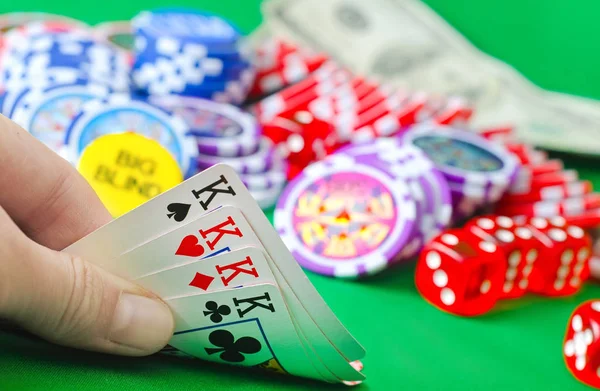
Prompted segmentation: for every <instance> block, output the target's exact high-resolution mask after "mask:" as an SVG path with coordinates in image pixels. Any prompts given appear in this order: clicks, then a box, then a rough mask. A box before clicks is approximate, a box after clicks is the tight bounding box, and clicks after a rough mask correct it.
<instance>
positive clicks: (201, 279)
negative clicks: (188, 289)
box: [189, 273, 215, 291]
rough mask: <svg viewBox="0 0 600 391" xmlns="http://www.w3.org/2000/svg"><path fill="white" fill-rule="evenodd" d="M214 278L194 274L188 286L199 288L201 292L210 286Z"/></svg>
mask: <svg viewBox="0 0 600 391" xmlns="http://www.w3.org/2000/svg"><path fill="white" fill-rule="evenodd" d="M214 279H215V278H214V277H212V276H207V275H206V274H202V273H196V275H195V276H194V278H193V279H192V281H191V282H190V284H189V285H190V286H193V287H196V288H200V289H202V290H203V291H205V290H207V289H208V287H209V286H210V284H212V282H213V280H214Z"/></svg>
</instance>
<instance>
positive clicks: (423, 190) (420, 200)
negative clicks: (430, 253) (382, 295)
mask: <svg viewBox="0 0 600 391" xmlns="http://www.w3.org/2000/svg"><path fill="white" fill-rule="evenodd" d="M339 154H346V155H350V156H352V157H354V158H355V159H356V160H357V161H359V162H364V163H366V164H373V162H374V161H378V162H379V163H380V164H381V165H382V166H383V167H385V168H386V169H388V170H389V171H391V172H392V173H393V174H394V175H396V176H398V177H399V178H402V179H404V180H405V182H406V184H407V185H408V188H409V191H410V192H411V195H412V197H413V199H414V200H415V204H416V217H417V218H416V221H417V222H416V229H415V231H414V232H413V234H412V236H411V239H410V241H409V243H408V244H407V245H406V246H405V248H403V249H402V251H401V252H400V253H399V255H398V257H397V258H396V259H395V260H396V261H400V260H407V259H411V258H412V257H414V256H415V255H416V254H417V253H418V252H419V251H420V249H421V248H422V247H423V245H424V244H425V243H426V242H427V241H429V240H430V239H431V238H432V237H434V236H436V235H437V234H439V232H440V231H441V230H443V229H445V228H447V227H448V224H449V223H450V218H451V215H452V204H451V198H450V189H449V187H448V184H447V182H446V180H445V179H444V178H443V176H442V175H441V174H440V173H439V171H438V170H437V169H435V167H434V165H433V162H432V161H431V160H430V159H429V158H427V157H426V155H425V154H424V153H423V152H422V151H421V150H420V149H418V148H416V147H414V146H412V145H410V144H405V143H402V142H401V141H400V140H399V139H398V138H381V139H376V140H373V141H369V142H366V143H358V144H351V145H348V146H346V147H343V148H341V149H340V150H338V151H337V152H336V153H335V154H333V155H332V156H337V155H339Z"/></svg>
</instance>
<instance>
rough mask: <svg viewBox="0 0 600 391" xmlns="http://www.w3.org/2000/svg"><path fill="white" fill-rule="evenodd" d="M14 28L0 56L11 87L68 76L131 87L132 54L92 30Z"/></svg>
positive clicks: (1, 72)
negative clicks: (26, 32)
mask: <svg viewBox="0 0 600 391" xmlns="http://www.w3.org/2000/svg"><path fill="white" fill-rule="evenodd" d="M13 31H17V33H15V34H11V33H13ZM13 31H11V32H9V33H8V34H7V36H8V37H7V38H6V39H5V42H6V44H5V45H4V47H3V50H2V55H1V56H0V59H1V62H0V82H1V84H2V85H4V86H6V88H7V89H11V88H14V87H15V86H17V87H20V86H21V85H23V84H29V85H35V86H39V85H40V84H42V83H43V82H46V83H48V82H56V80H52V79H53V78H55V79H57V80H58V81H60V80H61V79H62V78H65V77H67V76H68V77H69V78H70V79H73V78H82V79H88V80H90V81H92V82H95V83H101V84H106V85H108V86H109V87H110V88H112V89H113V90H119V91H127V90H128V89H129V69H130V63H131V59H130V56H129V54H127V53H125V52H124V51H122V50H118V49H116V48H115V47H114V46H112V45H111V44H109V43H102V42H99V41H97V40H95V39H94V37H93V36H92V35H91V33H89V32H88V31H83V32H81V31H79V30H76V31H73V32H72V31H67V32H59V33H39V34H32V35H23V33H22V32H21V31H20V30H13ZM46 85H47V86H50V85H51V84H46Z"/></svg>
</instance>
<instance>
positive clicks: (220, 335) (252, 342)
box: [204, 330, 262, 363]
mask: <svg viewBox="0 0 600 391" xmlns="http://www.w3.org/2000/svg"><path fill="white" fill-rule="evenodd" d="M208 340H209V341H210V343H212V344H213V345H215V346H218V347H217V348H204V350H205V351H206V353H208V354H209V355H212V354H215V353H221V354H220V355H219V357H220V358H221V360H223V361H227V362H235V363H239V362H243V361H244V360H245V359H246V357H245V356H244V354H253V353H258V352H260V349H261V348H262V345H261V343H260V342H259V341H258V340H257V339H256V338H252V337H241V338H239V339H238V340H236V339H235V337H234V336H233V334H231V333H230V332H229V331H227V330H215V331H213V332H212V333H210V335H209V336H208Z"/></svg>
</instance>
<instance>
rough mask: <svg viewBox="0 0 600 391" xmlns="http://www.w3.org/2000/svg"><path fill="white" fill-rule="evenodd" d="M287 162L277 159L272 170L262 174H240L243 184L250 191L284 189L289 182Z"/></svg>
mask: <svg viewBox="0 0 600 391" xmlns="http://www.w3.org/2000/svg"><path fill="white" fill-rule="evenodd" d="M286 173H287V162H286V161H285V160H284V159H277V160H276V163H275V164H273V167H271V169H270V170H268V171H265V172H263V173H260V174H240V179H241V181H242V183H243V184H244V185H245V186H246V187H247V188H248V190H250V191H269V190H272V189H282V188H283V186H285V183H286V181H287V174H286Z"/></svg>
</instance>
